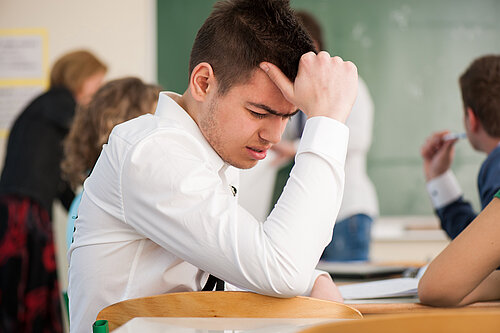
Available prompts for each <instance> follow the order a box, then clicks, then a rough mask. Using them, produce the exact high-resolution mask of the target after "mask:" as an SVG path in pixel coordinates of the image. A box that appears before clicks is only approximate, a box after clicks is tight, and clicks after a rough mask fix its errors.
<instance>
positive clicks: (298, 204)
mask: <svg viewBox="0 0 500 333" xmlns="http://www.w3.org/2000/svg"><path fill="white" fill-rule="evenodd" d="M172 47H173V48H175V45H172ZM313 50H314V47H313V45H312V42H311V40H310V38H309V37H308V35H307V34H306V32H305V31H304V30H303V28H301V26H300V25H299V23H298V22H297V19H296V17H295V16H294V14H293V11H292V10H291V9H290V6H289V2H288V1H286V0H282V1H276V0H260V1H253V0H226V1H219V2H217V3H216V4H215V5H214V9H213V11H212V13H211V14H210V16H209V17H208V18H207V19H206V21H205V22H204V23H203V25H202V27H201V28H200V30H199V31H198V33H197V35H196V38H195V41H194V44H193V47H192V50H191V57H190V60H189V80H188V86H187V88H186V90H185V91H184V93H183V94H182V95H180V94H176V93H174V92H162V93H160V97H159V101H158V106H157V108H156V112H155V114H154V115H149V114H146V115H142V116H140V117H137V118H134V119H132V120H130V121H127V122H125V123H122V124H119V125H117V126H115V127H114V129H113V131H112V132H111V134H110V135H109V140H108V143H107V144H105V145H104V147H103V150H102V152H101V155H100V156H99V158H98V160H97V162H96V164H95V166H94V168H93V170H92V172H91V174H90V176H89V177H88V178H87V179H86V180H85V183H84V192H83V196H82V201H81V203H80V207H79V209H78V218H77V220H76V221H75V227H76V231H75V233H74V242H73V244H72V245H71V247H70V249H69V253H68V257H69V262H70V267H69V285H68V295H69V308H70V318H71V319H70V322H71V331H72V333H76V332H88V331H89V329H90V327H91V325H92V323H93V322H94V321H95V318H96V316H97V314H98V313H99V311H100V310H101V309H103V308H104V307H106V306H108V305H110V304H112V303H115V302H118V301H122V300H125V299H130V298H136V297H145V296H150V295H158V294H163V293H171V292H182V291H201V290H213V289H214V287H215V289H217V290H224V289H227V290H235V289H239V290H242V289H243V290H247V291H253V292H256V293H260V294H265V295H273V296H279V297H293V296H296V295H301V294H304V295H308V296H311V297H317V298H323V299H328V300H336V301H342V296H341V295H340V293H339V291H338V289H337V288H336V286H335V284H334V282H333V280H332V279H331V277H330V275H329V274H328V273H326V272H321V271H318V270H316V269H315V267H316V265H317V263H318V261H319V258H320V256H321V253H322V251H323V249H324V247H325V246H326V245H327V244H328V242H330V240H331V235H332V230H333V223H334V221H335V218H336V216H337V213H338V209H339V207H340V201H341V197H342V192H343V187H344V186H343V185H344V160H345V154H346V150H347V141H348V131H349V130H348V128H347V127H346V126H345V125H344V122H345V120H346V118H347V117H348V115H349V113H350V111H351V108H352V105H353V103H354V100H355V97H356V91H357V86H358V84H357V69H356V66H355V65H354V64H353V63H351V62H348V61H343V60H342V59H341V58H340V57H331V56H330V55H329V54H328V53H327V52H319V53H318V54H315V53H314V52H313ZM318 91H322V94H318V93H317V92H318ZM298 108H300V109H301V110H303V111H304V112H306V113H307V114H308V116H309V119H308V120H307V123H306V126H305V129H304V134H303V136H302V141H301V145H300V147H299V149H298V153H297V157H296V165H295V167H294V169H293V170H292V176H291V177H290V181H289V182H288V184H287V187H286V188H285V190H284V192H283V194H282V196H281V198H280V200H279V202H278V204H277V205H276V208H275V209H274V210H273V212H271V214H270V215H269V217H268V218H267V219H266V221H264V222H260V221H258V220H256V219H255V218H254V217H253V216H252V215H251V214H250V213H248V212H247V211H246V210H245V209H243V208H242V207H241V206H239V205H238V193H239V190H238V173H239V172H238V169H247V168H252V167H253V166H255V165H256V164H257V163H258V161H260V160H262V159H264V158H265V157H266V154H267V151H268V150H269V149H270V147H271V146H272V145H273V144H275V143H277V142H278V141H279V140H280V139H281V134H282V133H283V130H284V128H285V125H286V123H287V120H288V118H289V117H291V116H292V115H293V114H295V113H296V112H297V109H298Z"/></svg>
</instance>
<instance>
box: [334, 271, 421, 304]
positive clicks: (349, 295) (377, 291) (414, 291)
mask: <svg viewBox="0 0 500 333" xmlns="http://www.w3.org/2000/svg"><path fill="white" fill-rule="evenodd" d="M426 268H427V266H424V267H422V268H420V269H419V271H418V274H417V276H415V277H413V278H397V279H387V280H379V281H371V282H362V283H353V284H348V285H345V286H340V287H339V290H340V293H341V294H342V296H343V297H344V299H346V300H349V299H370V298H387V297H416V296H418V281H419V280H420V277H421V276H422V275H423V274H424V272H425V270H426Z"/></svg>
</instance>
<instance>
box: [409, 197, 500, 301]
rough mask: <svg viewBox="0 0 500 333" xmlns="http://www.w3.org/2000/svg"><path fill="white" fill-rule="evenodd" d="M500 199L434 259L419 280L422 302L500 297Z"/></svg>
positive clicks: (479, 299) (494, 201)
mask: <svg viewBox="0 0 500 333" xmlns="http://www.w3.org/2000/svg"><path fill="white" fill-rule="evenodd" d="M499 212H500V199H497V198H494V199H493V200H492V202H491V203H490V204H489V205H488V206H487V207H486V208H485V209H484V210H483V211H482V212H481V214H479V215H478V217H477V218H476V219H475V220H474V221H473V222H472V223H471V224H470V225H469V226H468V227H467V228H466V229H465V230H464V231H463V232H462V233H461V234H460V235H459V236H458V237H457V238H456V239H455V240H454V241H453V242H451V243H450V245H448V247H447V248H446V249H444V250H443V252H441V254H439V256H438V257H437V258H436V259H434V261H433V262H432V263H431V264H430V265H429V267H428V268H427V270H426V272H425V274H424V276H423V277H422V279H421V280H420V283H419V287H418V292H419V298H420V301H421V302H422V303H425V304H430V305H436V306H458V305H464V304H468V303H472V302H477V301H485V300H493V299H499V298H500V283H499V281H500V276H499V274H498V272H494V271H495V269H496V268H497V267H498V266H500V223H498V216H499Z"/></svg>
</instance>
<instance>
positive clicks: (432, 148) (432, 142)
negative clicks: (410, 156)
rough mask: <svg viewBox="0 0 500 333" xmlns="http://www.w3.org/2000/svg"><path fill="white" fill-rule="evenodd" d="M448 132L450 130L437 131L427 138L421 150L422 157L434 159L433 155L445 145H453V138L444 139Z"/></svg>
mask: <svg viewBox="0 0 500 333" xmlns="http://www.w3.org/2000/svg"><path fill="white" fill-rule="evenodd" d="M448 133H449V131H441V132H436V133H434V134H433V135H431V136H430V137H429V138H427V140H426V141H425V143H424V145H423V146H422V148H421V151H420V153H421V155H422V157H423V158H425V159H432V158H433V156H434V155H435V154H436V153H437V152H438V151H440V150H441V149H442V148H443V147H450V145H452V144H453V143H454V142H453V141H452V140H450V141H444V140H443V137H444V136H445V135H446V134H448Z"/></svg>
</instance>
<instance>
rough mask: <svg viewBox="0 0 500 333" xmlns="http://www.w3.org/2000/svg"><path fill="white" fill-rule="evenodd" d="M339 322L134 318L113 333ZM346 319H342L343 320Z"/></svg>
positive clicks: (282, 329)
mask: <svg viewBox="0 0 500 333" xmlns="http://www.w3.org/2000/svg"><path fill="white" fill-rule="evenodd" d="M339 320H341V319H325V318H292V319H291V318H283V319H279V318H220V317H219V318H217V317H212V318H172V317H162V318H145V317H137V318H134V319H132V320H130V321H128V322H127V323H125V324H124V325H123V326H121V327H119V328H117V329H116V330H114V331H113V333H144V332H147V333H219V332H220V333H230V332H231V333H232V332H235V333H236V332H238V333H245V332H248V333H250V332H252V333H294V332H299V331H301V330H303V329H305V328H307V327H309V326H313V325H318V324H324V323H329V322H334V321H339ZM344 320H345V319H344Z"/></svg>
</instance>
